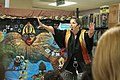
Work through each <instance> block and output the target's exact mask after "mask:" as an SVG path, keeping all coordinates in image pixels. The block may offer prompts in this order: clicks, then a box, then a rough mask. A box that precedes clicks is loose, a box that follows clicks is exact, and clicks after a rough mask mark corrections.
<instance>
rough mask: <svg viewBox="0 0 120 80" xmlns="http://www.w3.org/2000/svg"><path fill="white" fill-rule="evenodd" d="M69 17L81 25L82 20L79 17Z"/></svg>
mask: <svg viewBox="0 0 120 80" xmlns="http://www.w3.org/2000/svg"><path fill="white" fill-rule="evenodd" d="M71 19H75V21H76V22H77V24H78V25H81V26H82V21H81V20H80V18H75V17H73V18H71Z"/></svg>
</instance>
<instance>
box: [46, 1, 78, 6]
mask: <svg viewBox="0 0 120 80" xmlns="http://www.w3.org/2000/svg"><path fill="white" fill-rule="evenodd" d="M74 4H77V3H76V2H70V1H65V4H62V5H59V6H58V7H63V6H70V5H74ZM48 5H50V6H57V3H56V2H54V3H50V4H48Z"/></svg>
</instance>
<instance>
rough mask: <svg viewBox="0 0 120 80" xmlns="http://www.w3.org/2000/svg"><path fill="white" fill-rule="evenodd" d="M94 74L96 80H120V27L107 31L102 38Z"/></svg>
mask: <svg viewBox="0 0 120 80" xmlns="http://www.w3.org/2000/svg"><path fill="white" fill-rule="evenodd" d="M92 74H93V78H94V80H120V25H119V27H118V26H116V27H114V28H111V29H109V30H107V31H106V32H105V33H104V34H103V35H102V36H101V37H100V39H99V41H98V45H97V47H96V51H95V55H94V59H93V63H92Z"/></svg>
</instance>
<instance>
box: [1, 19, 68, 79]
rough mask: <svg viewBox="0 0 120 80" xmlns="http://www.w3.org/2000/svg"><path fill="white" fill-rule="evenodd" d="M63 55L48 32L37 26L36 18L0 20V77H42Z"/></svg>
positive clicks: (65, 55) (64, 55) (51, 69)
mask: <svg viewBox="0 0 120 80" xmlns="http://www.w3.org/2000/svg"><path fill="white" fill-rule="evenodd" d="M43 23H45V22H43ZM50 23H51V22H50ZM66 58H67V53H65V52H62V50H61V49H60V48H59V47H58V45H57V44H56V43H55V41H54V39H53V36H52V35H51V33H49V32H47V31H46V30H44V29H42V28H41V29H38V23H37V19H34V18H31V19H30V18H29V19H0V65H1V66H0V74H1V73H2V74H1V75H0V79H1V76H4V77H2V78H4V79H6V80H42V79H43V76H44V75H45V74H47V73H48V72H50V71H54V70H56V69H58V68H60V67H61V68H62V66H63V65H64V62H65V61H66ZM61 60H62V61H63V63H61V62H60V61H61ZM1 80H2V79H1Z"/></svg>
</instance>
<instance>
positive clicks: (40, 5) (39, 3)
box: [0, 0, 120, 11]
mask: <svg viewBox="0 0 120 80" xmlns="http://www.w3.org/2000/svg"><path fill="white" fill-rule="evenodd" d="M30 1H31V0H30ZM65 1H73V2H77V4H75V5H71V6H66V7H53V6H50V5H48V4H49V3H53V2H56V0H32V2H33V4H32V5H31V6H32V9H58V10H67V11H75V10H76V8H79V10H80V11H83V10H89V9H95V8H99V7H100V6H103V5H111V4H115V3H120V0H65ZM4 2H5V0H0V4H4ZM23 3H24V2H23ZM25 4H26V3H25ZM21 6H22V5H21Z"/></svg>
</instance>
